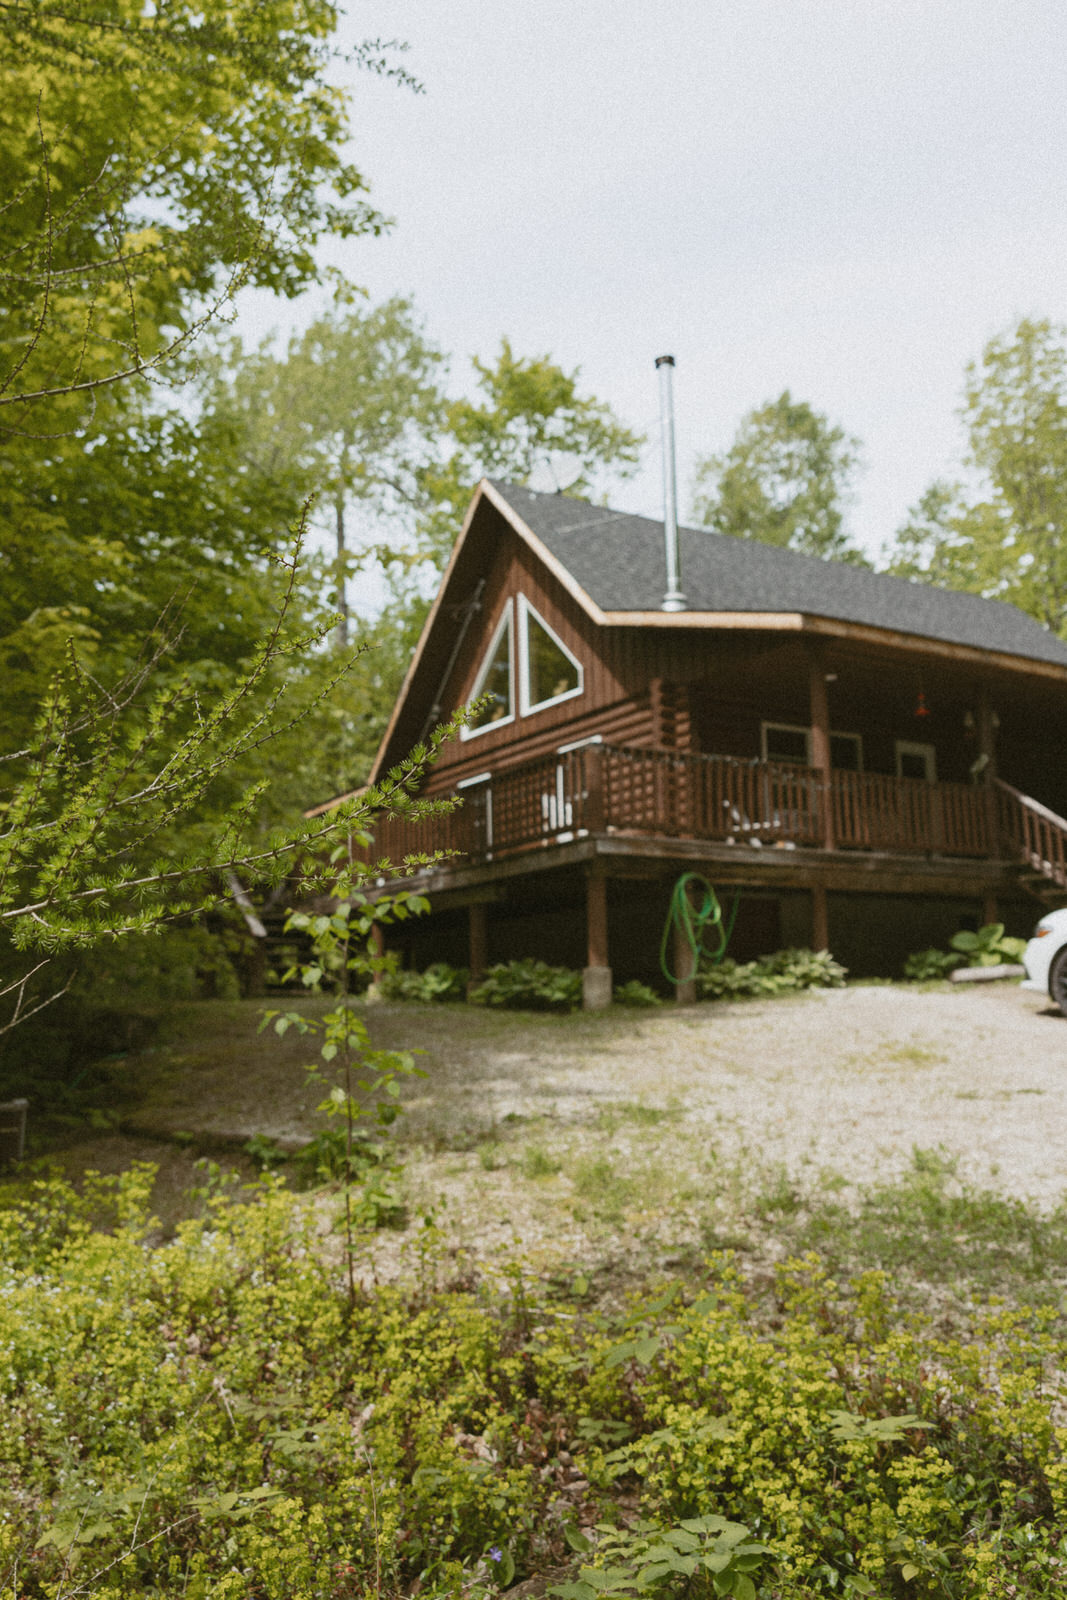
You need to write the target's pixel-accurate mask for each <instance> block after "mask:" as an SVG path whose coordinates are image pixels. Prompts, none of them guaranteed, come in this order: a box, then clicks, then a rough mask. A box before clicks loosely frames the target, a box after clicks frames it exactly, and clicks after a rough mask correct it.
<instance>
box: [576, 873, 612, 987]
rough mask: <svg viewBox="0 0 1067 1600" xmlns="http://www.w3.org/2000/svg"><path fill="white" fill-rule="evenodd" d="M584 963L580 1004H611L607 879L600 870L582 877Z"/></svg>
mask: <svg viewBox="0 0 1067 1600" xmlns="http://www.w3.org/2000/svg"><path fill="white" fill-rule="evenodd" d="M585 936H586V965H585V968H584V969H583V971H582V1005H583V1007H584V1008H585V1010H586V1011H601V1010H603V1008H604V1007H605V1006H610V1004H611V967H610V966H609V965H608V880H607V878H606V877H605V876H604V874H603V873H602V872H597V871H592V870H591V871H589V872H587V873H586V877H585Z"/></svg>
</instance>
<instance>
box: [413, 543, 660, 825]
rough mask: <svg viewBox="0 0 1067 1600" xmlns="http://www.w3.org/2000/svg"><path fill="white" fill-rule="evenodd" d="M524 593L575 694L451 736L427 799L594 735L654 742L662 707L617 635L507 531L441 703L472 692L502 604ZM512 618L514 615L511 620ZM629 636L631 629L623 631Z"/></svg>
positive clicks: (642, 743)
mask: <svg viewBox="0 0 1067 1600" xmlns="http://www.w3.org/2000/svg"><path fill="white" fill-rule="evenodd" d="M520 593H521V594H524V595H525V596H526V598H527V600H529V601H530V603H531V605H533V606H534V607H535V608H536V610H537V611H538V612H539V613H540V614H541V616H543V617H544V619H545V621H546V622H547V623H548V624H549V626H550V627H551V628H552V629H553V630H554V631H555V632H556V633H557V634H558V635H559V637H560V639H561V640H562V641H563V643H564V644H565V645H566V646H567V648H568V649H569V650H570V651H571V652H572V653H573V654H574V655H575V656H576V657H577V659H578V660H579V661H580V662H581V664H582V669H583V674H584V676H583V692H582V693H581V694H580V695H578V696H576V697H575V698H574V699H571V700H564V701H562V702H561V703H560V704H559V705H557V706H549V707H548V708H547V709H546V710H544V711H537V712H535V713H534V714H533V715H532V716H528V717H522V716H516V718H515V719H514V721H512V722H507V723H504V724H503V725H502V726H500V727H491V728H487V729H486V730H485V731H484V732H481V733H477V734H475V735H474V737H473V738H470V739H455V740H452V741H451V742H450V743H449V744H447V745H446V746H445V747H444V749H443V750H442V752H441V755H440V758H439V760H438V763H437V766H436V768H435V769H434V771H433V773H432V775H431V778H430V781H429V783H428V784H427V793H428V794H439V793H442V792H444V791H446V790H450V789H451V788H453V787H454V785H455V784H456V783H457V782H459V781H462V779H464V778H466V777H472V776H473V775H474V774H475V773H479V772H484V771H486V770H489V769H493V770H499V769H500V768H501V767H505V766H513V765H516V764H517V763H519V762H522V761H529V760H533V759H535V758H536V757H538V756H544V755H550V754H552V753H553V752H554V751H555V750H556V749H557V748H558V747H559V745H561V744H566V743H570V741H571V740H575V739H583V738H588V737H590V736H591V735H593V734H599V735H600V736H601V738H602V739H604V740H605V741H607V742H611V743H617V744H627V745H639V746H645V745H652V744H656V743H658V742H659V739H658V734H659V732H660V726H661V723H662V720H663V708H662V706H660V705H656V706H654V704H653V693H652V688H651V685H650V683H649V681H648V678H647V677H646V676H645V674H644V672H643V670H642V663H641V660H640V653H639V652H637V653H635V652H634V651H633V650H632V649H627V648H626V647H625V646H624V647H623V648H621V649H620V648H619V647H618V641H617V640H616V639H615V638H614V637H613V635H614V634H616V633H617V632H619V631H620V630H615V629H612V630H604V629H602V628H598V627H596V625H595V624H594V623H592V622H591V621H590V620H589V618H588V617H587V616H586V614H585V612H584V611H583V610H582V608H581V607H580V606H579V605H578V603H577V602H576V601H575V600H574V599H573V598H572V596H571V595H570V594H569V593H568V591H567V590H566V589H565V588H564V586H563V585H562V584H561V583H559V582H558V581H557V580H556V579H555V578H554V577H553V576H552V574H551V573H550V572H546V571H545V569H544V568H543V567H542V566H541V565H540V563H539V562H537V561H536V560H535V558H534V556H533V555H532V554H531V552H530V550H529V549H528V547H527V546H526V545H525V544H523V543H522V542H521V541H520V540H519V539H517V538H516V536H515V535H514V534H513V533H511V532H510V530H507V531H506V532H504V533H503V534H502V537H501V539H500V542H499V545H498V548H497V551H496V554H495V555H494V557H493V560H492V563H491V565H490V570H489V572H488V573H487V574H486V588H485V594H484V596H483V604H482V610H481V613H480V614H479V619H478V623H477V625H476V626H473V627H472V628H471V629H470V631H469V633H468V635H467V638H466V639H465V640H464V643H463V648H462V650H461V652H460V655H459V657H458V659H457V661H456V664H455V667H454V669H453V671H452V673H451V674H450V676H449V679H448V681H447V683H446V685H445V687H444V692H443V695H442V699H441V704H442V706H444V707H447V708H449V709H451V708H452V707H454V706H460V705H463V704H464V703H465V702H466V701H467V700H469V699H470V698H471V696H472V694H473V691H474V685H475V682H476V681H477V677H478V672H479V670H480V668H481V665H482V662H483V661H484V659H485V652H486V650H487V649H488V646H489V641H490V639H491V638H492V636H493V633H494V631H495V629H496V626H497V624H498V623H499V621H500V617H501V614H502V612H503V609H504V606H505V605H506V603H507V601H508V600H509V599H512V600H514V598H515V597H516V596H517V595H519V594H520ZM516 621H517V618H516ZM628 631H632V630H628Z"/></svg>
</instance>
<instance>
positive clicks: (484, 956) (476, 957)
mask: <svg viewBox="0 0 1067 1600" xmlns="http://www.w3.org/2000/svg"><path fill="white" fill-rule="evenodd" d="M467 926H468V934H469V942H470V955H469V958H468V964H469V966H470V969H471V983H472V985H473V984H477V983H481V981H482V979H483V978H484V977H485V969H486V967H487V966H488V965H489V907H488V905H487V904H486V902H485V901H484V900H472V901H471V902H470V905H469V906H468V908H467Z"/></svg>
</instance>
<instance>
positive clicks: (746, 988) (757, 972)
mask: <svg viewBox="0 0 1067 1600" xmlns="http://www.w3.org/2000/svg"><path fill="white" fill-rule="evenodd" d="M847 974H848V969H847V968H846V967H843V966H842V965H841V964H840V962H838V961H835V960H834V958H833V956H832V955H831V954H830V952H829V951H828V950H796V949H790V950H778V951H776V952H775V954H774V955H770V956H760V958H759V959H758V960H757V961H746V962H744V963H742V964H738V962H736V961H734V960H732V959H731V958H730V957H729V956H727V958H726V959H725V960H724V961H720V962H719V963H718V964H717V965H714V966H713V965H712V964H711V963H710V962H702V963H701V966H700V969H699V971H698V972H697V978H696V983H697V993H698V994H699V995H700V996H701V997H702V998H703V999H709V1000H723V999H730V1000H732V999H736V998H739V997H741V996H743V995H775V994H795V993H797V991H798V990H801V989H841V988H843V987H844V983H845V978H846V976H847Z"/></svg>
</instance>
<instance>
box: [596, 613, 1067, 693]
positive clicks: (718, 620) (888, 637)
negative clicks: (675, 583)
mask: <svg viewBox="0 0 1067 1600" xmlns="http://www.w3.org/2000/svg"><path fill="white" fill-rule="evenodd" d="M603 616H604V621H605V623H607V625H608V626H609V627H613V628H712V629H716V628H717V629H720V630H722V631H737V630H744V629H749V630H751V631H752V632H763V633H813V634H818V635H820V636H823V637H828V638H835V639H850V640H854V641H856V642H858V643H862V644H877V645H889V646H891V647H892V648H893V649H896V650H908V651H911V652H914V653H918V652H920V651H921V652H923V653H924V654H925V655H934V656H941V657H943V658H945V659H946V660H950V661H968V662H973V663H974V664H975V665H976V666H994V667H1003V668H1005V669H1006V670H1008V671H1011V672H1029V673H1034V674H1036V675H1037V676H1039V677H1045V678H1053V679H1056V680H1058V681H1060V682H1063V681H1065V680H1067V666H1060V665H1059V664H1058V663H1057V662H1055V661H1041V660H1040V659H1038V658H1037V657H1034V656H1019V655H1013V654H1011V653H1009V652H1008V651H1004V650H980V649H979V648H978V647H977V646H976V645H969V644H953V643H952V641H951V640H949V639H930V638H927V637H926V636H925V635H924V634H919V633H901V632H899V631H898V630H897V629H894V628H876V627H873V626H871V625H870V624H867V623H860V622H841V621H839V620H838V619H837V618H834V617H815V616H810V615H808V614H807V613H803V612H799V611H675V612H663V611H608V612H605V613H604V614H603Z"/></svg>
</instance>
